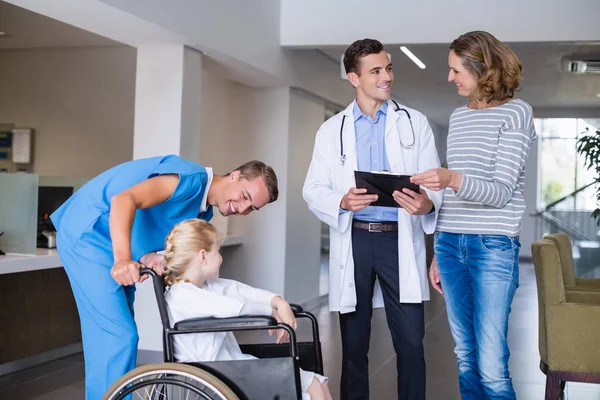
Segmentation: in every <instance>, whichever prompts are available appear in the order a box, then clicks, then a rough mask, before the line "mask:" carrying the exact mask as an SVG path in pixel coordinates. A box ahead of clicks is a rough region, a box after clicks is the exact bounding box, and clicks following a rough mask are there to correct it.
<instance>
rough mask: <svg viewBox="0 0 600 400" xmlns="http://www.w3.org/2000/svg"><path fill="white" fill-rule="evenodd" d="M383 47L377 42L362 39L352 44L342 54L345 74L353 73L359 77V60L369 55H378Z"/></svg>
mask: <svg viewBox="0 0 600 400" xmlns="http://www.w3.org/2000/svg"><path fill="white" fill-rule="evenodd" d="M382 51H383V45H382V44H381V42H380V41H379V40H375V39H362V40H357V41H356V42H354V43H352V44H351V45H350V47H348V48H347V49H346V51H345V52H344V68H345V69H346V73H347V74H349V73H350V72H354V73H355V74H356V75H358V76H360V59H361V58H363V57H366V56H368V55H369V54H379V53H381V52H382Z"/></svg>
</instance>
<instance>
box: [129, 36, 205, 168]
mask: <svg viewBox="0 0 600 400" xmlns="http://www.w3.org/2000/svg"><path fill="white" fill-rule="evenodd" d="M201 94H202V54H201V53H199V52H197V51H195V50H193V49H190V48H188V47H185V46H182V45H172V44H148V45H143V46H141V47H139V48H138V54H137V73H136V82H135V119H134V136H133V158H134V159H138V158H145V157H152V156H156V155H162V154H180V155H181V156H183V157H184V158H187V159H190V160H193V161H199V152H200V98H201Z"/></svg>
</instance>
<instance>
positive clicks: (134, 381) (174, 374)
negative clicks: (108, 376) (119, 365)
mask: <svg viewBox="0 0 600 400" xmlns="http://www.w3.org/2000/svg"><path fill="white" fill-rule="evenodd" d="M122 399H143V400H158V399H161V400H187V399H202V400H240V398H239V397H238V395H236V394H235V393H234V392H233V390H231V389H230V388H229V387H228V386H227V385H226V384H225V383H223V381H221V380H220V379H219V378H217V377H216V376H214V375H213V374H211V373H209V372H207V371H205V370H203V369H200V368H197V367H194V366H191V365H186V364H177V363H162V364H149V365H143V366H141V367H138V368H136V369H134V370H133V371H130V372H128V373H127V374H125V375H123V377H121V379H119V380H118V381H117V382H115V383H114V385H112V386H111V387H110V389H108V391H107V392H106V394H105V395H104V397H103V400H122Z"/></svg>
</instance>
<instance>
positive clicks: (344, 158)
mask: <svg viewBox="0 0 600 400" xmlns="http://www.w3.org/2000/svg"><path fill="white" fill-rule="evenodd" d="M392 103H394V105H395V106H396V108H395V109H394V112H398V111H403V112H404V113H405V114H406V116H407V117H408V122H409V123H410V130H411V132H412V143H411V144H409V145H408V146H405V145H404V143H403V142H402V136H401V135H400V134H398V138H399V139H400V145H401V146H402V147H403V148H405V149H410V148H412V147H413V146H414V144H415V129H414V128H413V123H412V119H411V118H410V114H409V112H408V110H407V109H406V108H400V106H399V105H398V103H396V101H395V100H392ZM344 121H346V115H345V114H344V116H343V117H342V126H341V127H340V163H341V164H342V165H344V163H345V162H346V154H344V139H343V133H344Z"/></svg>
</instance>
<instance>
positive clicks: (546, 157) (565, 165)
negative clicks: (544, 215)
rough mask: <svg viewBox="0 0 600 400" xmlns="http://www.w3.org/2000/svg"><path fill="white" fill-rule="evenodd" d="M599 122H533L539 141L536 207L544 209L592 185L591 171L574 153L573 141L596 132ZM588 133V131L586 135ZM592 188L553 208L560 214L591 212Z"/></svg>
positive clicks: (593, 198)
mask: <svg viewBox="0 0 600 400" xmlns="http://www.w3.org/2000/svg"><path fill="white" fill-rule="evenodd" d="M598 122H600V120H593V119H582V118H541V119H540V118H536V119H535V129H536V131H537V135H538V138H539V140H540V149H541V151H540V182H541V184H540V195H539V196H538V199H539V200H538V201H539V204H538V207H539V208H545V207H546V206H548V205H549V204H552V203H554V202H556V201H558V200H560V199H562V198H563V197H564V196H567V195H569V194H571V193H573V192H574V191H576V190H577V189H580V188H582V187H584V186H585V185H587V184H589V183H591V182H593V181H594V173H593V171H588V170H587V169H586V168H585V166H584V159H583V157H582V156H580V155H579V154H578V153H577V140H578V139H579V138H581V137H582V136H583V135H587V134H590V133H593V132H595V131H596V127H597V126H599V124H598ZM586 129H588V130H589V131H587V130H586ZM595 190H596V188H595V187H593V186H592V187H590V188H588V189H586V190H584V191H582V192H580V193H579V194H578V195H576V196H572V197H570V198H568V199H566V200H564V201H562V202H560V203H559V204H557V205H556V208H557V209H561V210H594V209H595V208H596V196H595Z"/></svg>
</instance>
